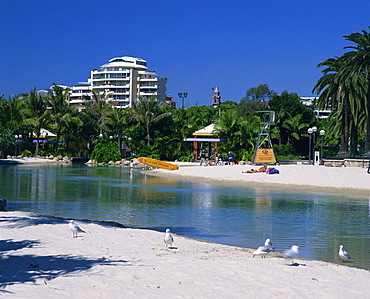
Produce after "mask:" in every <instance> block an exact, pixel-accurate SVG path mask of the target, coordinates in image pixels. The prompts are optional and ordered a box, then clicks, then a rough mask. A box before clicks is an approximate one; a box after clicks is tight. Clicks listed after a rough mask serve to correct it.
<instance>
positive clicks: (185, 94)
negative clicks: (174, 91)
mask: <svg viewBox="0 0 370 299" xmlns="http://www.w3.org/2000/svg"><path fill="white" fill-rule="evenodd" d="M178 96H179V98H180V99H181V100H182V102H181V103H182V106H181V108H182V109H184V99H186V98H187V97H188V93H187V92H179V93H178Z"/></svg>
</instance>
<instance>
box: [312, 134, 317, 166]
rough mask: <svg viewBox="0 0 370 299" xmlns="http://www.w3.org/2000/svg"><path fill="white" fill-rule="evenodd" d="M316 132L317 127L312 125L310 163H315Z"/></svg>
mask: <svg viewBox="0 0 370 299" xmlns="http://www.w3.org/2000/svg"><path fill="white" fill-rule="evenodd" d="M316 132H317V127H312V133H313V135H312V136H313V141H312V165H315V146H316Z"/></svg>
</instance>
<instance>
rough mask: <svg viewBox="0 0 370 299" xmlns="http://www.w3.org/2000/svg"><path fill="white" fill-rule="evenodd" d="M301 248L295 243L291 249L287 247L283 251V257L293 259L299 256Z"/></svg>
mask: <svg viewBox="0 0 370 299" xmlns="http://www.w3.org/2000/svg"><path fill="white" fill-rule="evenodd" d="M299 249H300V248H299V247H298V246H297V245H293V246H292V247H291V248H290V249H287V250H285V251H284V252H283V258H285V259H290V260H292V264H293V259H294V258H296V257H297V256H298V250H299Z"/></svg>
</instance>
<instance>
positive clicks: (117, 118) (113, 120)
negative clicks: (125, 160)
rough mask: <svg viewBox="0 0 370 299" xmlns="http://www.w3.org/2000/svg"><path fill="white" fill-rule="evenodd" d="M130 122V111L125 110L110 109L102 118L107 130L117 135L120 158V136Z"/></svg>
mask: <svg viewBox="0 0 370 299" xmlns="http://www.w3.org/2000/svg"><path fill="white" fill-rule="evenodd" d="M130 122H132V111H131V110H130V109H125V108H113V107H110V108H109V109H108V111H107V113H106V114H105V116H104V123H105V125H106V126H107V128H108V129H109V130H110V131H112V132H114V134H116V135H117V143H118V149H119V152H120V155H121V157H122V135H123V131H124V129H125V127H126V126H127V125H128V124H130Z"/></svg>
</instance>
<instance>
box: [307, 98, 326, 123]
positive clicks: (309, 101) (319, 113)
mask: <svg viewBox="0 0 370 299" xmlns="http://www.w3.org/2000/svg"><path fill="white" fill-rule="evenodd" d="M300 98H301V103H302V104H304V105H306V106H309V107H310V106H314V105H315V102H316V99H317V97H300ZM313 112H314V113H315V115H316V118H319V119H323V118H328V117H329V114H330V113H331V110H329V109H328V110H319V109H317V107H315V106H314V107H313Z"/></svg>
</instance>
